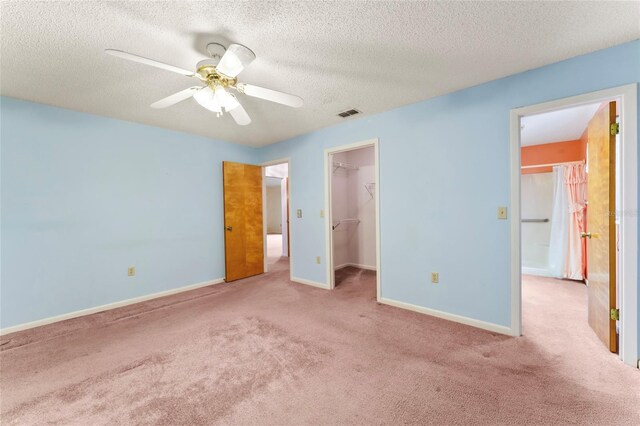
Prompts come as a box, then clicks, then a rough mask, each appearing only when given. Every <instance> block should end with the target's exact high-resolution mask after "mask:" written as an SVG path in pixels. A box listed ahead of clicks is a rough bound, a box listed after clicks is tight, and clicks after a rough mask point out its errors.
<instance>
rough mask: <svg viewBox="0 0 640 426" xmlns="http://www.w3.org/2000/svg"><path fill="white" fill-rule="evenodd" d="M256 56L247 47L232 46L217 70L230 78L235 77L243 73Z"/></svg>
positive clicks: (228, 48)
mask: <svg viewBox="0 0 640 426" xmlns="http://www.w3.org/2000/svg"><path fill="white" fill-rule="evenodd" d="M255 58H256V54H255V53H253V52H252V51H251V49H249V48H248V47H246V46H243V45H241V44H232V45H230V46H229V47H227V51H226V52H224V55H222V59H220V62H219V63H218V65H217V66H216V70H218V72H221V73H222V74H224V75H226V76H228V77H235V76H237V75H238V74H240V73H241V72H242V70H243V69H245V68H246V67H247V66H248V65H249V64H250V63H251V62H253V60H254V59H255Z"/></svg>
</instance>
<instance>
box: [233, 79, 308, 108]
mask: <svg viewBox="0 0 640 426" xmlns="http://www.w3.org/2000/svg"><path fill="white" fill-rule="evenodd" d="M236 87H237V88H238V90H239V91H240V92H241V93H244V94H245V95H248V96H253V97H254V98H260V99H264V100H267V101H271V102H276V103H279V104H282V105H287V106H290V107H293V108H299V107H301V106H302V104H303V103H304V101H303V100H302V98H301V97H299V96H295V95H290V94H288V93H283V92H278V91H277V90H271V89H265V88H264V87H259V86H254V85H252V84H242V83H241V84H238V85H237V86H236Z"/></svg>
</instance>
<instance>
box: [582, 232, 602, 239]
mask: <svg viewBox="0 0 640 426" xmlns="http://www.w3.org/2000/svg"><path fill="white" fill-rule="evenodd" d="M580 237H581V238H589V239H591V238H598V237H599V234H596V233H595V232H594V233H593V234H592V233H591V232H581V233H580Z"/></svg>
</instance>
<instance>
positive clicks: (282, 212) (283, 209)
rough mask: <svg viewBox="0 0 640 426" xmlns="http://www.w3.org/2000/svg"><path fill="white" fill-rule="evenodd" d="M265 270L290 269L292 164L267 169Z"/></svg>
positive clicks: (265, 176) (276, 165) (269, 166)
mask: <svg viewBox="0 0 640 426" xmlns="http://www.w3.org/2000/svg"><path fill="white" fill-rule="evenodd" d="M263 171H264V200H265V201H264V229H265V251H264V253H265V270H266V271H273V270H275V269H278V270H280V269H284V268H289V253H290V237H289V162H288V161H284V162H276V163H275V164H269V165H265V166H263Z"/></svg>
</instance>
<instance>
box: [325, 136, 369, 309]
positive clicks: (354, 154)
mask: <svg viewBox="0 0 640 426" xmlns="http://www.w3.org/2000/svg"><path fill="white" fill-rule="evenodd" d="M377 148H378V146H377V140H372V141H365V142H363V143H360V144H354V145H349V146H345V147H339V148H334V149H331V150H327V151H326V153H325V154H326V178H327V180H326V183H327V200H326V201H327V213H328V220H327V224H328V229H327V233H328V242H327V243H328V244H327V246H328V247H327V249H328V251H327V259H328V262H327V264H328V271H327V273H328V277H329V288H332V289H333V288H337V289H344V290H348V291H351V292H354V293H361V294H362V295H363V297H368V296H367V295H370V297H371V298H374V297H375V299H376V300H379V297H380V275H379V274H380V271H379V264H380V263H379V253H380V246H379V203H378V192H379V190H378V149H377Z"/></svg>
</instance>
